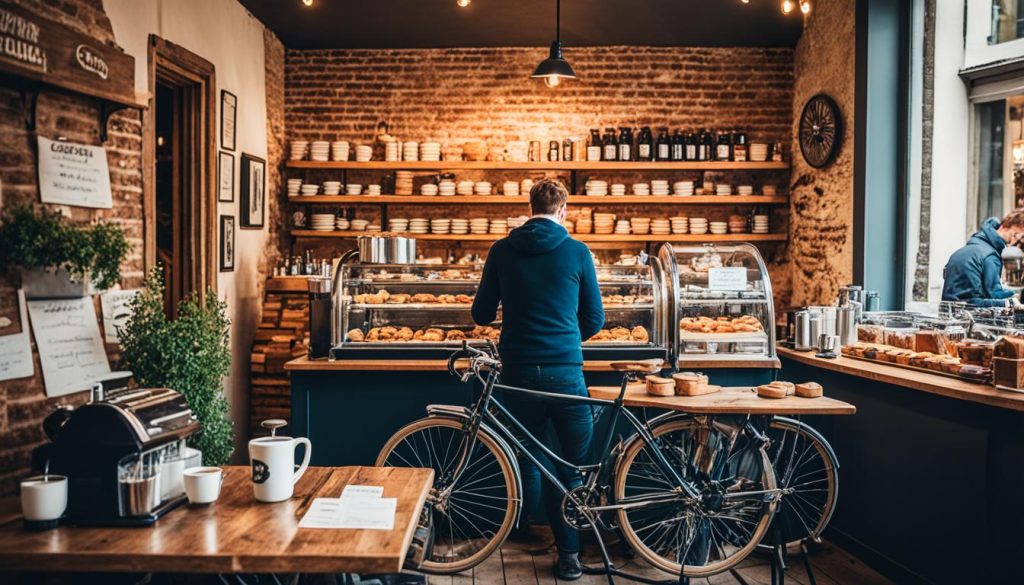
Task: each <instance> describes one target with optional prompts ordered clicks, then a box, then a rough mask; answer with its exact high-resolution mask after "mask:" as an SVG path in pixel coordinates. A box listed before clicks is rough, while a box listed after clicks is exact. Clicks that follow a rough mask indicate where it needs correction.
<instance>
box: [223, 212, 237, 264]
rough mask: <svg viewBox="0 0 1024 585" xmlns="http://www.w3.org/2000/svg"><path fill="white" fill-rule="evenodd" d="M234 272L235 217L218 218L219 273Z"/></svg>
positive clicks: (224, 216)
mask: <svg viewBox="0 0 1024 585" xmlns="http://www.w3.org/2000/svg"><path fill="white" fill-rule="evenodd" d="M234 270H235V216H233V215H222V216H220V271H221V272H232V271H234Z"/></svg>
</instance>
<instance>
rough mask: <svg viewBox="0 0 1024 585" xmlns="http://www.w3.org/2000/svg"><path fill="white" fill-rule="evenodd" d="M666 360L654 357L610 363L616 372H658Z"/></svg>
mask: <svg viewBox="0 0 1024 585" xmlns="http://www.w3.org/2000/svg"><path fill="white" fill-rule="evenodd" d="M664 364H665V360H662V359H658V358H654V359H649V360H636V361H630V362H612V363H611V364H609V365H610V366H611V368H612V369H613V370H615V371H616V372H637V373H640V374H656V373H658V372H660V371H661V367H662V366H663V365H664Z"/></svg>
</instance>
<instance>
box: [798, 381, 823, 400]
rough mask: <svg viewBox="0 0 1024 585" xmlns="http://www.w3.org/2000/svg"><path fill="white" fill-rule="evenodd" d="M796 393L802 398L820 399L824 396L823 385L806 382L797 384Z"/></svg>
mask: <svg viewBox="0 0 1024 585" xmlns="http://www.w3.org/2000/svg"><path fill="white" fill-rule="evenodd" d="M795 393H796V395H797V396H799V397H800V398H818V397H819V396H822V395H823V394H824V391H823V390H822V388H821V384H819V383H817V382H804V383H803V384H797V385H796V390H795Z"/></svg>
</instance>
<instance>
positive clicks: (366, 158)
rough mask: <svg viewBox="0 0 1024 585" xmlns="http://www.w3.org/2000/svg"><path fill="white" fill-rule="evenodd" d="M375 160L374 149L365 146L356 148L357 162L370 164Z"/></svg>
mask: <svg viewBox="0 0 1024 585" xmlns="http://www.w3.org/2000/svg"><path fill="white" fill-rule="evenodd" d="M371 160H373V147H372V146H367V145H365V144H359V145H357V146H356V162H370V161H371Z"/></svg>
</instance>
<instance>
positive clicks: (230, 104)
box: [220, 89, 238, 152]
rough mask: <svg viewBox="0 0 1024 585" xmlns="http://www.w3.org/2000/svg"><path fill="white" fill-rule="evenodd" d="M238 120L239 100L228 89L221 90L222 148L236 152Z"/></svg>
mask: <svg viewBox="0 0 1024 585" xmlns="http://www.w3.org/2000/svg"><path fill="white" fill-rule="evenodd" d="M237 120H238V98H237V97H236V96H235V94H233V93H231V92H230V91H228V90H226V89H222V90H220V147H221V148H223V149H224V150H230V151H231V152H234V151H235V122H236V121H237Z"/></svg>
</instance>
